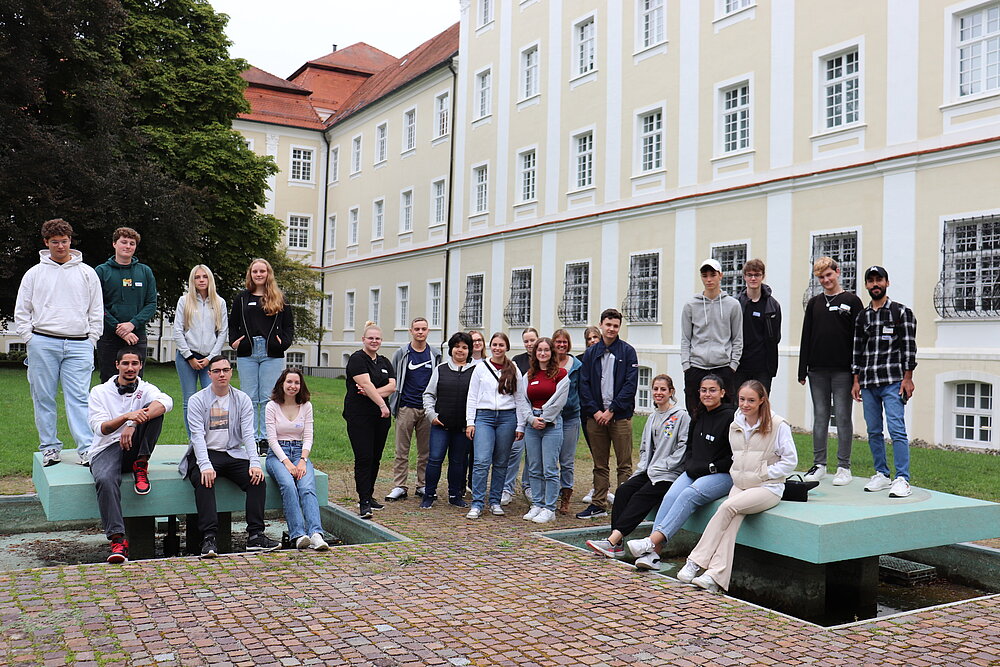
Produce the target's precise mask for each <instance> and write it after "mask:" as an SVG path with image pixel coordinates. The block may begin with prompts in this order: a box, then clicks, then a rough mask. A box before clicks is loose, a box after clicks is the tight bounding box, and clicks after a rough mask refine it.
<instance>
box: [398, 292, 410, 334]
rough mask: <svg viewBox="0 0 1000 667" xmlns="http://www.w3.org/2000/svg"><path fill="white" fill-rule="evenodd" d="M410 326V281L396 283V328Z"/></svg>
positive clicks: (404, 328) (407, 327)
mask: <svg viewBox="0 0 1000 667" xmlns="http://www.w3.org/2000/svg"><path fill="white" fill-rule="evenodd" d="M409 328H410V283H398V284H397V285H396V329H403V330H406V329H409Z"/></svg>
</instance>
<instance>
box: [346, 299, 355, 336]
mask: <svg viewBox="0 0 1000 667" xmlns="http://www.w3.org/2000/svg"><path fill="white" fill-rule="evenodd" d="M344 328H345V329H353V328H354V292H345V293H344Z"/></svg>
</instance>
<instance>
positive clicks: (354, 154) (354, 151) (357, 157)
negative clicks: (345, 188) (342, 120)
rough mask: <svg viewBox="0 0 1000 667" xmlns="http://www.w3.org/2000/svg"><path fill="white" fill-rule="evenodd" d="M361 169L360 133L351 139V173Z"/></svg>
mask: <svg viewBox="0 0 1000 667" xmlns="http://www.w3.org/2000/svg"><path fill="white" fill-rule="evenodd" d="M359 171H361V135H358V136H356V137H354V139H352V140H351V173H352V174H356V173H358V172H359Z"/></svg>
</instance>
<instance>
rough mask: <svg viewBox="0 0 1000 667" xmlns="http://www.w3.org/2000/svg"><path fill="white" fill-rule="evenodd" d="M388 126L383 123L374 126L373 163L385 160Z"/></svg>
mask: <svg viewBox="0 0 1000 667" xmlns="http://www.w3.org/2000/svg"><path fill="white" fill-rule="evenodd" d="M388 141H389V126H388V125H387V124H385V123H382V124H381V125H379V126H377V127H376V128H375V164H378V163H380V162H385V159H386V157H387V155H388V146H387V144H388Z"/></svg>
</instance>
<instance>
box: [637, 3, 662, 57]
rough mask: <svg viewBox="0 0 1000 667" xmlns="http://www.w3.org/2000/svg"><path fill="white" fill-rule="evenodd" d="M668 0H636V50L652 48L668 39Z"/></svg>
mask: <svg viewBox="0 0 1000 667" xmlns="http://www.w3.org/2000/svg"><path fill="white" fill-rule="evenodd" d="M666 4H667V3H666V0H636V1H635V19H636V20H635V44H636V49H635V50H636V52H640V51H645V50H646V49H651V48H653V47H655V46H659V45H660V44H664V43H666V41H667V8H666Z"/></svg>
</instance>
